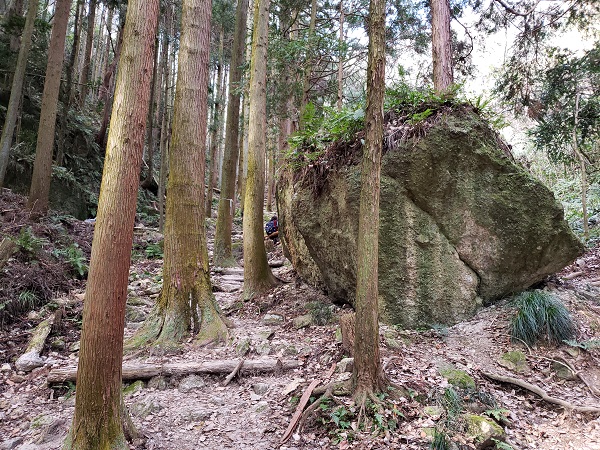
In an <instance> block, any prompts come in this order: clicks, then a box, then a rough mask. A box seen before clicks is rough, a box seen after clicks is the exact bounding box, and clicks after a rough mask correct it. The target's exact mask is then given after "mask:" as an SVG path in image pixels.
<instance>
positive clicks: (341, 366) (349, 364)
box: [337, 358, 354, 373]
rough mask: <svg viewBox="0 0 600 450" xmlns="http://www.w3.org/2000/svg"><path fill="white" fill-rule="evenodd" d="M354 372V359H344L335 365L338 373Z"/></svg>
mask: <svg viewBox="0 0 600 450" xmlns="http://www.w3.org/2000/svg"><path fill="white" fill-rule="evenodd" d="M353 370H354V358H344V359H342V360H341V361H340V362H339V363H338V364H337V371H338V372H339V373H346V372H352V371H353Z"/></svg>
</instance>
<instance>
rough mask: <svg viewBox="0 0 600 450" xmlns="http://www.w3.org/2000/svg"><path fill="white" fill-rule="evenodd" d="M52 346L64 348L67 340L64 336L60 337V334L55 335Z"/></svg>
mask: <svg viewBox="0 0 600 450" xmlns="http://www.w3.org/2000/svg"><path fill="white" fill-rule="evenodd" d="M50 346H51V347H52V348H56V349H59V350H62V349H63V348H65V347H66V344H65V340H64V339H62V338H60V337H58V336H57V337H54V338H52V339H51V340H50Z"/></svg>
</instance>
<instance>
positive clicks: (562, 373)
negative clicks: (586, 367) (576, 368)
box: [552, 361, 577, 381]
mask: <svg viewBox="0 0 600 450" xmlns="http://www.w3.org/2000/svg"><path fill="white" fill-rule="evenodd" d="M552 370H553V371H554V374H555V375H556V377H557V378H560V379H561V380H567V381H572V380H576V379H577V377H576V376H575V374H574V373H573V372H572V371H571V369H569V368H568V367H567V366H565V365H564V364H561V363H560V362H558V361H553V362H552Z"/></svg>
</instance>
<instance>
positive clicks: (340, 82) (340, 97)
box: [337, 0, 345, 111]
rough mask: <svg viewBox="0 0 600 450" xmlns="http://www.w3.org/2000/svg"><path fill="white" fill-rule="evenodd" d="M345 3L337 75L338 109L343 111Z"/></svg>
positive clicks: (342, 10)
mask: <svg viewBox="0 0 600 450" xmlns="http://www.w3.org/2000/svg"><path fill="white" fill-rule="evenodd" d="M344 43H345V41H344V1H343V0H340V43H339V45H340V49H339V56H338V74H337V82H338V89H337V109H338V111H341V110H342V100H343V96H344V90H343V87H344V84H343V82H344Z"/></svg>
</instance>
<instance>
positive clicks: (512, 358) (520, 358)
mask: <svg viewBox="0 0 600 450" xmlns="http://www.w3.org/2000/svg"><path fill="white" fill-rule="evenodd" d="M501 360H502V361H501V363H500V364H501V365H503V366H504V367H506V368H508V369H511V370H514V371H515V372H525V371H527V370H529V366H528V365H527V357H526V356H525V353H523V352H522V351H519V350H515V351H512V352H506V353H504V354H503V355H502V357H501Z"/></svg>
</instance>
